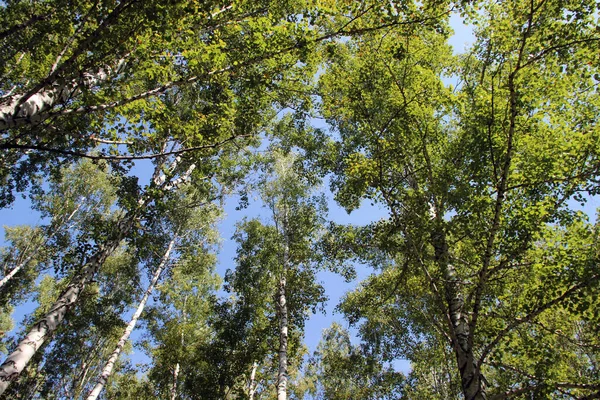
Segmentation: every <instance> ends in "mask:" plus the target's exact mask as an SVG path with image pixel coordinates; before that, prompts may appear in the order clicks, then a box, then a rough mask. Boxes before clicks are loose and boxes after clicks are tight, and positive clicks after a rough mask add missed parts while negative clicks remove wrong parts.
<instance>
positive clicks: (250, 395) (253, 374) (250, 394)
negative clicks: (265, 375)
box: [248, 361, 258, 400]
mask: <svg viewBox="0 0 600 400" xmlns="http://www.w3.org/2000/svg"><path fill="white" fill-rule="evenodd" d="M257 368H258V363H257V362H256V361H254V364H252V372H251V373H250V383H249V384H248V399H249V400H254V392H256V369H257Z"/></svg>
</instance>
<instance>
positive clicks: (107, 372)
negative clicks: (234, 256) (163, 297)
mask: <svg viewBox="0 0 600 400" xmlns="http://www.w3.org/2000/svg"><path fill="white" fill-rule="evenodd" d="M176 240H177V235H175V236H174V237H173V239H172V240H171V242H170V243H169V246H168V247H167V251H166V252H165V254H164V255H163V258H162V260H161V262H160V264H159V266H158V268H157V269H156V271H154V275H153V276H152V280H151V281H150V285H149V286H148V289H146V292H145V293H144V296H143V297H142V300H141V301H140V304H139V305H138V308H137V310H136V311H135V313H134V314H133V316H132V317H131V321H130V322H129V324H128V325H127V328H125V332H123V335H122V336H121V338H120V339H119V342H118V343H117V346H116V347H115V350H114V351H113V353H112V354H111V356H110V358H109V359H108V361H107V362H106V364H105V365H104V369H103V370H102V374H100V377H99V378H98V382H97V383H96V386H94V388H93V389H92V391H91V392H90V394H89V395H88V397H87V400H95V399H97V398H98V396H99V395H100V392H101V391H102V389H103V388H104V385H106V382H107V381H108V378H109V377H110V376H111V375H112V371H113V369H114V366H115V364H116V362H117V360H118V359H119V355H120V354H121V351H122V350H123V347H124V346H125V343H127V340H128V339H129V336H130V335H131V332H133V330H134V329H135V325H136V324H137V321H138V319H139V318H140V316H141V315H142V312H143V311H144V308H145V307H146V302H147V301H148V298H149V297H150V295H151V294H152V291H153V290H154V287H155V286H156V282H158V279H159V278H160V275H161V274H162V271H163V270H164V269H165V267H166V266H167V264H168V262H169V259H170V257H171V252H172V251H173V247H174V246H175V241H176Z"/></svg>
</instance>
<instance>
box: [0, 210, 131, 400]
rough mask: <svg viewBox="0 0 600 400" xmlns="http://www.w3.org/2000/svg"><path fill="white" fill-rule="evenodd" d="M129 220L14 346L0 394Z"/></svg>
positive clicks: (0, 371)
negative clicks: (15, 346)
mask: <svg viewBox="0 0 600 400" xmlns="http://www.w3.org/2000/svg"><path fill="white" fill-rule="evenodd" d="M128 222H129V223H128V224H123V226H121V229H120V232H121V233H120V234H119V236H118V237H117V238H116V239H113V240H112V241H110V242H109V243H108V244H106V245H105V246H102V247H101V248H100V250H98V252H96V254H94V255H93V256H92V257H91V258H90V259H89V260H88V262H87V263H86V265H85V267H84V269H83V272H82V273H81V274H80V275H79V276H78V277H76V278H75V279H74V280H73V282H71V283H70V284H69V286H67V288H66V289H65V290H64V291H63V292H62V294H61V295H60V297H59V298H58V300H57V301H56V302H55V303H54V304H53V305H52V308H50V311H48V312H47V313H46V315H45V316H44V317H43V318H42V319H40V320H39V321H38V322H37V323H36V324H35V325H33V327H32V328H31V330H30V331H29V332H28V333H27V335H26V336H25V338H23V340H21V342H20V343H19V344H18V345H17V348H16V349H15V350H14V351H13V352H12V353H11V354H10V355H9V356H8V357H7V358H6V360H5V361H4V363H2V365H0V395H1V394H2V393H4V391H5V390H6V389H7V388H8V386H9V385H10V383H11V381H13V380H15V379H17V378H18V376H19V375H20V374H21V372H23V370H24V369H25V367H26V366H27V364H28V363H29V361H30V360H31V358H32V357H33V356H34V354H35V353H36V352H37V350H38V349H39V348H40V347H42V345H43V344H44V342H45V341H46V340H47V339H48V337H50V336H51V335H52V333H53V332H54V331H55V330H56V328H58V326H60V324H61V323H62V321H63V319H64V318H65V315H66V313H67V312H68V311H69V310H70V309H71V308H72V307H73V305H74V304H75V303H76V302H77V300H78V299H79V295H80V294H81V292H82V291H83V289H84V288H85V286H86V284H87V283H88V282H89V281H90V280H92V279H93V277H94V276H95V275H96V272H98V270H99V269H100V267H101V266H102V264H103V263H104V261H105V260H106V258H107V257H108V256H110V255H111V254H112V253H113V252H114V251H115V250H116V249H117V247H118V246H119V243H120V242H121V240H122V238H123V236H124V233H125V232H128V231H129V230H130V229H131V225H132V224H133V218H132V219H131V220H130V221H128Z"/></svg>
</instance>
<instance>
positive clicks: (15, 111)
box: [0, 60, 125, 131]
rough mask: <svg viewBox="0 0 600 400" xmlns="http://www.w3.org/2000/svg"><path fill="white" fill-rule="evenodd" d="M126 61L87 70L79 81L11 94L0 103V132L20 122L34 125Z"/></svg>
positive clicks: (106, 78) (105, 79)
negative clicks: (31, 92)
mask: <svg viewBox="0 0 600 400" xmlns="http://www.w3.org/2000/svg"><path fill="white" fill-rule="evenodd" d="M124 63H125V60H120V61H119V62H118V64H117V67H116V68H114V69H113V68H110V67H106V68H102V69H100V70H99V71H98V72H96V73H86V74H84V76H83V79H82V80H81V81H72V82H68V83H64V82H63V83H60V82H54V83H53V84H52V86H50V87H46V88H44V89H41V90H39V91H38V92H37V93H34V94H32V95H30V96H29V97H27V94H23V95H13V96H11V97H10V98H9V99H7V101H6V102H5V104H3V105H0V131H3V130H6V129H11V128H16V127H19V126H23V125H28V124H29V125H36V124H38V123H40V122H42V121H44V120H45V119H46V118H48V116H49V112H48V111H49V110H51V109H52V108H54V107H55V106H57V105H59V104H62V103H64V102H66V101H67V100H69V99H70V98H73V97H74V96H75V95H77V94H78V93H79V92H80V91H81V88H83V87H86V88H92V87H94V86H97V85H100V84H102V83H103V82H106V81H107V80H108V79H109V78H110V77H111V76H112V75H114V71H118V70H119V69H120V68H121V67H122V66H123V65H124Z"/></svg>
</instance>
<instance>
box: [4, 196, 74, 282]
mask: <svg viewBox="0 0 600 400" xmlns="http://www.w3.org/2000/svg"><path fill="white" fill-rule="evenodd" d="M84 201H85V198H84V199H82V200H81V202H80V203H79V205H78V206H77V208H76V209H75V210H74V211H73V212H72V213H71V215H69V217H68V218H67V220H66V221H65V222H64V224H63V225H62V226H60V227H58V228H57V229H56V230H55V231H54V232H53V233H52V235H50V236H48V238H46V240H44V243H42V244H40V245H39V246H37V247H36V248H35V249H34V250H33V251H32V252H31V254H30V255H29V256H28V257H27V258H25V260H23V261H22V262H21V263H19V264H18V265H17V266H16V267H14V268H13V269H12V270H11V271H10V272H9V273H8V274H6V276H5V277H4V278H2V280H1V281H0V290H1V289H2V288H3V287H4V285H6V284H7V283H8V282H9V281H10V280H11V279H12V278H13V277H14V276H15V275H16V274H17V273H18V272H19V271H20V270H21V269H23V268H24V267H25V266H26V265H27V264H29V262H30V261H31V260H32V259H33V257H34V256H35V255H36V254H37V252H38V251H39V250H40V248H42V246H45V245H46V244H48V242H49V241H50V239H52V238H53V237H54V236H55V235H56V234H57V233H58V232H60V230H61V229H62V228H63V226H65V225H66V224H68V223H69V222H70V221H71V220H72V219H73V217H74V216H75V214H77V211H79V209H80V208H81V206H82V205H83V202H84Z"/></svg>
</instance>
